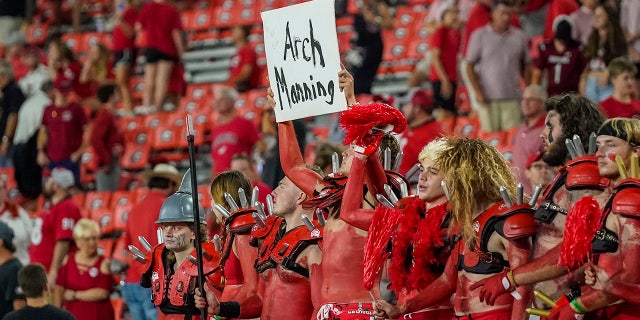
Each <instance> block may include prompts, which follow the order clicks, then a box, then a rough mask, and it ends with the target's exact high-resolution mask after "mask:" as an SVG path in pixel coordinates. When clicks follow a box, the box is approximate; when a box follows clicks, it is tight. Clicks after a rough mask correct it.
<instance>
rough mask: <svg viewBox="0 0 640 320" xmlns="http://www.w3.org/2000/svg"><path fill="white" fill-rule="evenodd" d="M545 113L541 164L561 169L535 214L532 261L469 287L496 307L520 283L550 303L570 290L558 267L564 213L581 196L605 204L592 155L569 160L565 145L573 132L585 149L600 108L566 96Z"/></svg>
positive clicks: (553, 101)
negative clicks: (497, 302)
mask: <svg viewBox="0 0 640 320" xmlns="http://www.w3.org/2000/svg"><path fill="white" fill-rule="evenodd" d="M546 110H547V118H546V121H545V128H544V129H543V130H542V133H541V134H540V137H541V138H542V141H543V143H544V145H545V152H544V154H543V155H542V160H544V162H546V163H547V164H548V165H550V166H554V167H555V166H564V167H563V168H561V169H560V171H559V172H558V174H557V175H556V177H555V179H554V181H552V182H551V184H550V185H549V186H548V187H547V189H546V190H545V191H544V193H543V195H542V200H541V202H540V206H539V208H538V210H537V211H536V213H535V218H536V220H538V233H537V235H536V238H535V240H534V242H533V259H534V261H532V262H530V263H528V264H526V265H523V266H520V267H518V268H517V269H511V270H505V271H504V272H502V273H500V274H498V275H495V276H493V277H491V278H488V279H485V280H483V281H480V282H478V283H477V284H475V285H474V286H473V288H472V289H476V288H480V287H481V291H480V299H481V300H485V301H486V302H487V303H488V304H489V305H493V304H494V302H495V297H498V296H500V295H501V294H503V293H505V292H509V291H513V290H514V289H516V288H517V287H518V286H523V285H530V284H536V285H535V287H534V289H535V290H538V291H541V292H544V293H546V294H547V295H548V296H550V297H551V298H552V299H558V298H560V297H561V296H562V294H564V293H566V292H568V291H569V288H570V282H572V280H573V279H571V278H569V277H561V276H562V275H564V274H566V270H567V269H566V268H564V267H558V266H557V263H558V257H559V255H560V243H561V242H562V240H563V234H564V231H565V229H564V228H565V222H566V218H567V213H568V212H569V211H570V209H571V208H572V206H573V204H574V203H575V202H576V201H577V200H578V199H580V198H581V197H583V196H585V195H592V196H594V197H596V198H597V199H598V202H599V203H600V206H603V205H604V203H605V201H606V199H607V198H608V196H609V194H610V193H609V189H608V185H609V181H608V180H607V179H603V178H601V177H600V174H599V173H598V170H597V159H596V158H595V156H593V155H584V156H582V157H578V158H575V159H573V160H571V161H569V151H568V149H567V146H566V143H565V139H567V138H570V137H571V134H576V135H578V136H579V137H580V140H581V141H582V142H583V143H582V144H583V145H585V146H586V145H588V140H589V138H588V137H589V135H590V134H591V133H592V132H595V131H597V129H598V128H599V127H600V125H601V124H602V122H603V121H604V117H603V115H602V113H601V112H600V110H599V108H598V106H596V105H595V104H594V103H593V102H591V101H590V100H588V99H587V98H585V97H582V96H579V95H573V94H569V95H564V96H556V97H552V98H550V99H549V100H548V101H547V104H546ZM584 151H585V150H582V152H583V153H584ZM551 279H553V280H551ZM545 280H547V281H545ZM574 291H575V286H574ZM574 294H576V292H574Z"/></svg>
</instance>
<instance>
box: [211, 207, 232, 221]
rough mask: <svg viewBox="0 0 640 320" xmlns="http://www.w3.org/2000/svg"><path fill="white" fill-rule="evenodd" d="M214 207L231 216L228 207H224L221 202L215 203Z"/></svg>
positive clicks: (227, 216)
mask: <svg viewBox="0 0 640 320" xmlns="http://www.w3.org/2000/svg"><path fill="white" fill-rule="evenodd" d="M213 207H214V208H215V209H216V211H218V213H219V214H221V215H223V216H224V217H225V218H229V217H231V214H230V213H229V211H228V210H227V208H225V207H223V206H222V205H221V204H219V203H214V204H213Z"/></svg>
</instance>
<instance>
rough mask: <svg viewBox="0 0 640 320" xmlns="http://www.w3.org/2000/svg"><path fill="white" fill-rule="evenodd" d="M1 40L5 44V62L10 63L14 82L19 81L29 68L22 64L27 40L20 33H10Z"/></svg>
mask: <svg viewBox="0 0 640 320" xmlns="http://www.w3.org/2000/svg"><path fill="white" fill-rule="evenodd" d="M1 39H3V40H4V43H5V44H4V46H5V48H4V57H5V60H7V61H9V62H10V63H11V66H12V67H13V77H14V79H16V81H19V80H20V79H22V77H23V76H24V75H25V74H27V72H28V71H29V68H28V67H27V66H26V65H25V64H24V63H23V62H22V56H23V55H24V51H25V44H26V43H27V39H26V38H25V35H24V33H22V32H21V31H15V32H12V33H11V34H9V36H8V37H7V38H1Z"/></svg>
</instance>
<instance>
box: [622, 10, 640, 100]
mask: <svg viewBox="0 0 640 320" xmlns="http://www.w3.org/2000/svg"><path fill="white" fill-rule="evenodd" d="M639 16H640V1H635V0H622V3H621V4H620V26H621V27H622V31H623V32H624V37H625V39H626V40H627V43H628V45H629V58H630V59H631V62H633V63H634V64H635V65H636V68H640V20H639V19H638V17H639ZM636 79H640V75H638V74H636ZM638 89H640V87H639V88H638Z"/></svg>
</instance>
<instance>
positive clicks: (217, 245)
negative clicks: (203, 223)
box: [213, 234, 222, 252]
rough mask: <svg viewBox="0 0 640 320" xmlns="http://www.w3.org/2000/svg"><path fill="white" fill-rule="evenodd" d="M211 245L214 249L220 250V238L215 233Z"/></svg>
mask: <svg viewBox="0 0 640 320" xmlns="http://www.w3.org/2000/svg"><path fill="white" fill-rule="evenodd" d="M213 246H214V247H215V249H216V251H218V252H220V251H222V240H221V239H220V236H219V235H217V234H216V235H214V236H213Z"/></svg>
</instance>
